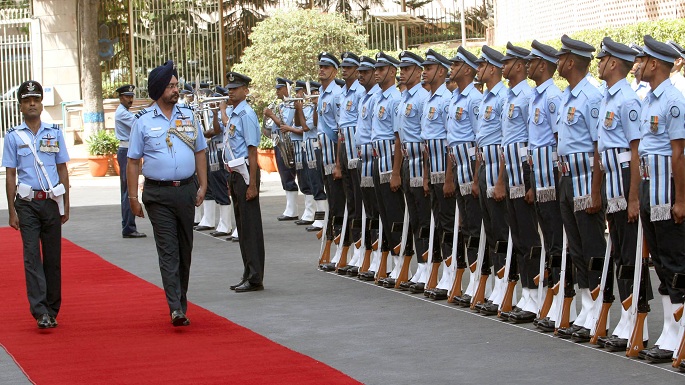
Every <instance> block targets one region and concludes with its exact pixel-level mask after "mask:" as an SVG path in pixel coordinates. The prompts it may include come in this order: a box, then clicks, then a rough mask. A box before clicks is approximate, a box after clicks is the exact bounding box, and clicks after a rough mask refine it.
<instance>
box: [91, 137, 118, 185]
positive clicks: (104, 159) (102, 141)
mask: <svg viewBox="0 0 685 385" xmlns="http://www.w3.org/2000/svg"><path fill="white" fill-rule="evenodd" d="M86 144H87V145H88V154H89V157H88V167H89V169H90V175H92V176H95V177H100V176H105V175H106V174H107V169H108V168H109V162H110V161H111V159H112V158H113V157H114V155H115V154H116V153H117V150H118V148H119V141H118V140H117V138H116V136H115V135H114V133H113V132H111V131H106V130H98V131H96V132H95V133H93V134H92V135H91V136H90V137H89V138H88V139H86ZM114 163H116V162H114Z"/></svg>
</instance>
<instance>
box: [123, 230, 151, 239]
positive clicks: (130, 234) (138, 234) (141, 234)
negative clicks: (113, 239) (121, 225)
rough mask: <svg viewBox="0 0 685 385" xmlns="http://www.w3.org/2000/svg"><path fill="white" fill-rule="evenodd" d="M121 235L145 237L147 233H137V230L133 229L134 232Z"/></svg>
mask: <svg viewBox="0 0 685 385" xmlns="http://www.w3.org/2000/svg"><path fill="white" fill-rule="evenodd" d="M122 237H124V238H145V237H147V235H145V233H139V232H137V231H134V232H132V233H129V234H123V235H122Z"/></svg>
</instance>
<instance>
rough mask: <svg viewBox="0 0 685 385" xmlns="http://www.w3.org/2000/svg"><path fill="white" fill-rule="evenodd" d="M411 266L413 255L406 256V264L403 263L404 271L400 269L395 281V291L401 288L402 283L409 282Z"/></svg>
mask: <svg viewBox="0 0 685 385" xmlns="http://www.w3.org/2000/svg"><path fill="white" fill-rule="evenodd" d="M410 264H411V255H405V256H404V262H403V263H402V269H400V274H399V275H398V276H397V279H396V280H395V289H399V288H400V283H402V282H407V281H408V280H409V265H410Z"/></svg>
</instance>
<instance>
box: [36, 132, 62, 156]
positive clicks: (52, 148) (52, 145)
mask: <svg viewBox="0 0 685 385" xmlns="http://www.w3.org/2000/svg"><path fill="white" fill-rule="evenodd" d="M39 146H40V147H39V150H40V151H41V152H59V141H57V138H55V137H54V136H52V135H50V134H47V135H45V136H44V137H43V139H41V140H40V143H39Z"/></svg>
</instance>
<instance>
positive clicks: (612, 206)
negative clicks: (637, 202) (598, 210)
mask: <svg viewBox="0 0 685 385" xmlns="http://www.w3.org/2000/svg"><path fill="white" fill-rule="evenodd" d="M630 156H631V152H630V150H629V149H627V148H610V149H608V150H606V151H603V152H602V166H603V167H604V173H605V178H606V179H605V180H604V185H605V187H606V194H607V213H608V214H611V213H615V212H617V211H621V210H625V209H626V208H627V207H628V202H626V198H625V189H624V186H623V172H622V170H623V168H625V167H624V166H626V165H628V166H629V165H630Z"/></svg>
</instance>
